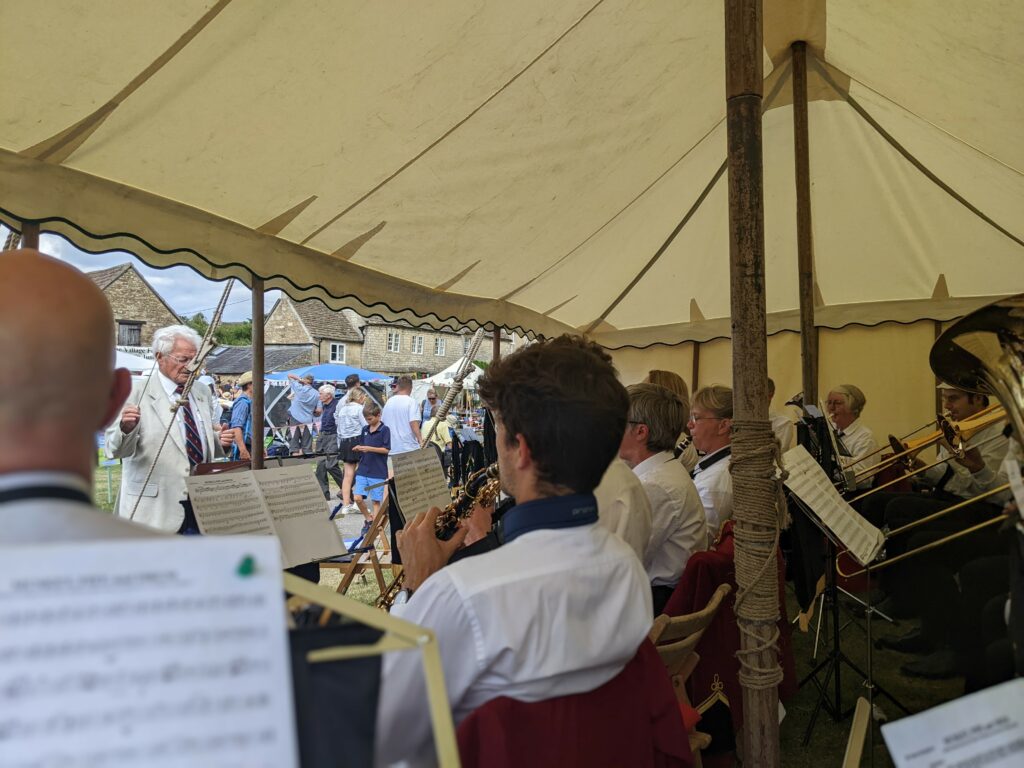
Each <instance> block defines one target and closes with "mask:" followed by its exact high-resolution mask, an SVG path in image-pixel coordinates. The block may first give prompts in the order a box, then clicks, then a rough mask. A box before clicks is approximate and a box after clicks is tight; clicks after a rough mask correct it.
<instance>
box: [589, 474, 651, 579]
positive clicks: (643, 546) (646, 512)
mask: <svg viewBox="0 0 1024 768" xmlns="http://www.w3.org/2000/svg"><path fill="white" fill-rule="evenodd" d="M594 496H595V497H597V515H598V523H599V524H600V525H602V526H603V527H605V528H607V529H608V530H609V531H611V532H612V533H614V534H617V535H618V536H619V538H621V539H622V540H623V541H624V542H626V543H627V544H629V546H630V547H631V548H632V549H633V551H634V552H636V556H637V557H638V558H640V560H643V559H644V555H645V554H646V553H647V545H648V543H649V542H650V541H651V502H650V501H649V500H648V498H647V492H646V491H645V490H644V486H643V484H642V483H641V482H640V480H639V478H637V476H636V475H635V474H633V471H632V470H631V469H630V468H629V466H628V465H627V464H626V462H624V461H623V460H622V459H620V458H618V457H616V458H614V459H612V462H611V464H609V465H608V469H606V470H605V472H604V476H603V477H602V478H601V483H600V485H598V486H597V488H595V489H594Z"/></svg>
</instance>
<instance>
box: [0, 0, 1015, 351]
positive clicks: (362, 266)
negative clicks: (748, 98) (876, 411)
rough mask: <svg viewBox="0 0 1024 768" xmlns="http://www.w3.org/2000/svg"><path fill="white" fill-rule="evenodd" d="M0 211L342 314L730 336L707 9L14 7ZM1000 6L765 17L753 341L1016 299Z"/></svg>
mask: <svg viewBox="0 0 1024 768" xmlns="http://www.w3.org/2000/svg"><path fill="white" fill-rule="evenodd" d="M0 24H2V26H3V28H5V29H11V30H17V34H12V35H10V36H9V39H8V40H7V41H6V42H5V44H4V46H3V48H2V50H0V65H2V67H0V71H2V72H3V73H4V98H3V99H2V100H0V190H2V191H0V217H2V219H3V220H4V221H5V222H6V223H8V224H10V225H12V226H14V227H15V228H20V227H21V222H23V221H27V222H34V223H38V224H39V225H40V227H41V228H42V230H43V231H44V232H55V233H59V234H61V235H63V236H64V237H67V238H68V239H70V240H72V241H73V242H74V243H75V244H76V245H78V246H79V247H80V248H83V249H85V250H87V251H105V250H110V249H114V248H124V249H126V250H129V251H131V252H133V253H136V254H138V255H140V256H141V257H142V258H143V259H144V260H145V261H147V262H148V263H150V264H154V265H157V266H164V265H170V264H180V263H187V264H190V265H191V266H193V267H194V268H196V269H197V270H199V271H200V272H201V273H202V274H204V275H206V276H208V277H211V278H215V279H216V278H224V277H228V276H235V277H239V278H241V279H243V280H245V281H246V282H249V281H251V274H252V273H255V274H256V275H258V276H260V277H263V278H265V279H266V288H267V289H272V288H283V289H285V290H287V291H288V293H289V294H291V295H292V296H294V297H296V298H305V297H311V296H316V297H319V298H322V299H323V300H324V301H326V302H327V303H328V304H329V305H330V306H333V307H351V308H353V309H355V310H357V311H359V312H361V313H363V314H364V315H372V314H378V315H380V316H382V317H385V318H388V319H399V318H401V319H405V320H408V321H410V322H413V323H415V324H418V323H420V322H427V323H429V324H433V325H435V326H438V325H442V324H444V323H448V324H450V325H462V324H468V325H470V326H472V325H474V323H476V322H486V323H496V324H498V325H501V326H504V327H506V328H508V329H510V330H520V331H526V332H533V333H540V334H555V333H559V332H562V331H566V330H582V331H586V332H589V333H590V334H591V335H592V336H593V337H594V338H595V339H597V340H598V341H600V342H601V343H603V344H605V345H606V346H608V347H609V348H624V347H645V346H647V345H650V344H654V343H661V344H678V343H679V342H683V341H697V342H702V341H707V340H710V339H715V338H724V337H728V336H729V335H730V328H729V319H728V315H729V299H728V293H729V292H728V254H727V251H728V245H727V227H726V180H725V178H724V176H725V171H724V167H725V166H724V162H725V157H726V146H725V124H724V113H725V105H724V74H723V72H724V53H723V51H724V45H723V40H724V21H723V10H722V3H721V2H705V1H704V0H691V1H690V2H669V1H668V0H647V1H642V0H566V2H561V3H550V2H542V1H541V0H523V2H519V3H511V4H510V3H494V2H483V0H478V2H473V3H464V2H435V3H419V2H412V1H411V0H406V1H404V2H400V1H396V2H388V3H367V2H354V1H351V2H337V3H322V4H316V3H277V2H272V1H270V0H252V1H251V2H241V1H240V0H234V1H232V0H218V1H216V2H215V1H214V0H182V1H181V2H176V3H163V2H156V1H155V0H151V1H150V2H142V3H139V2H134V1H132V2H129V0H108V2H104V3H94V2H85V1H84V0H62V1H61V2H56V3H35V2H29V0H9V2H5V3H3V5H2V7H0ZM1022 29H1024V4H1022V3H1016V2H1007V1H1006V0H948V1H947V2H941V3H939V2H934V1H930V0H906V1H905V2H899V3H893V2H890V0H863V1H862V2H858V3H850V2H838V1H829V2H824V1H813V0H764V30H765V31H764V41H765V45H764V74H765V79H764V97H765V98H764V101H765V114H764V120H763V123H764V127H763V132H764V158H765V167H764V176H765V200H766V210H765V218H766V241H767V243H766V248H767V257H766V261H767V280H766V290H767V308H768V312H769V318H768V330H769V333H776V332H779V331H783V330H786V329H789V330H794V329H796V328H797V327H798V322H797V312H796V310H797V305H798V301H797V267H796V227H795V223H794V222H795V211H794V209H795V202H794V200H795V192H794V180H793V155H794V151H793V120H792V109H791V102H792V95H791V93H792V86H791V78H792V66H791V61H790V45H791V43H793V42H794V41H797V40H805V41H806V42H807V45H808V61H809V63H808V79H809V85H808V90H809V98H810V107H809V125H810V130H809V142H810V173H811V190H812V193H811V203H812V212H813V241H814V258H815V297H816V303H817V309H816V322H817V323H818V325H819V326H822V327H827V328H842V327H844V326H847V325H849V324H860V325H867V326H870V325H874V324H877V323H880V322H883V321H897V322H902V323H909V322H913V321H916V320H921V319H928V320H938V321H943V320H949V319H951V318H954V317H957V316H960V315H962V314H963V313H964V312H965V311H967V310H969V309H972V308H974V307H975V306H978V305H980V304H981V303H984V302H985V301H987V300H990V299H991V298H992V297H995V296H1001V295H1006V294H1009V293H1015V292H1019V291H1021V290H1024V270H1021V268H1020V267H1021V265H1022V263H1024V240H1022V237H1024V232H1022V231H1021V222H1022V221H1024V215H1022V214H1024V177H1022V169H1024V143H1022V142H1021V141H1020V127H1021V125H1024V45H1021V30H1022Z"/></svg>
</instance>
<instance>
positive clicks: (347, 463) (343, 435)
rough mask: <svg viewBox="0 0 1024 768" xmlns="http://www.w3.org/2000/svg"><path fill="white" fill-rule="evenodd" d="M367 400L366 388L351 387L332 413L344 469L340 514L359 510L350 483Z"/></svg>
mask: <svg viewBox="0 0 1024 768" xmlns="http://www.w3.org/2000/svg"><path fill="white" fill-rule="evenodd" d="M367 402H370V401H369V399H368V398H367V396H366V390H364V389H363V388H362V387H359V386H355V387H352V389H350V390H348V392H347V394H346V395H345V402H344V403H343V404H342V405H339V406H338V409H337V411H335V414H334V418H335V421H336V422H337V425H338V458H340V459H341V462H342V467H343V470H344V477H343V478H342V482H341V491H340V492H339V493H338V498H340V499H341V503H342V505H343V506H342V514H348V513H350V512H358V511H359V507H357V506H356V503H355V499H353V497H352V484H353V483H354V482H355V477H356V466H357V465H358V464H359V458H360V457H359V453H358V452H357V451H356V450H354V449H355V447H356V446H357V445H359V440H360V436H361V435H362V433H363V427H365V426H366V418H365V417H364V416H363V406H364V405H365V404H366V403H367Z"/></svg>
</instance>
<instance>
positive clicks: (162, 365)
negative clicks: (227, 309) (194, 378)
mask: <svg viewBox="0 0 1024 768" xmlns="http://www.w3.org/2000/svg"><path fill="white" fill-rule="evenodd" d="M201 344H202V339H200V338H199V334H197V333H196V332H195V331H193V330H192V329H191V328H189V327H188V326H184V325H171V326H168V327H166V328H161V329H159V330H158V331H156V333H154V334H153V354H154V356H155V357H156V370H155V371H153V372H152V373H151V374H150V376H149V382H148V384H147V383H146V382H145V381H141V382H136V383H135V385H134V387H133V388H132V394H131V395H130V396H129V398H128V403H127V404H126V405H125V406H124V408H123V409H122V411H121V418H120V419H118V420H117V421H115V422H114V423H113V424H112V425H111V426H110V427H108V428H107V432H106V453H107V456H109V457H110V458H112V459H121V460H122V468H121V492H120V493H119V494H118V497H117V506H116V507H115V512H116V514H118V515H119V516H121V517H125V518H130V519H132V520H134V521H135V522H137V523H142V524H143V525H148V526H150V527H151V528H157V529H159V530H162V531H166V532H167V533H193V532H196V531H195V529H194V521H191V520H186V519H185V509H184V507H183V506H182V505H181V503H180V502H181V500H182V499H184V498H185V478H186V477H188V474H189V469H190V468H191V467H192V466H193V465H194V464H197V463H201V462H208V461H212V460H213V459H214V458H219V457H222V456H223V455H224V450H223V447H222V436H221V432H222V428H221V426H220V425H219V424H218V423H217V421H216V419H215V418H214V400H213V395H212V393H211V392H210V390H209V387H207V386H205V385H204V384H199V383H197V384H196V385H195V386H193V387H192V389H191V391H190V392H189V396H188V407H187V408H185V407H184V406H183V407H181V408H179V409H178V412H177V413H176V414H174V415H173V416H172V413H171V407H172V405H173V404H174V403H175V402H176V401H177V399H178V397H179V396H180V395H179V393H178V392H176V390H179V389H180V387H181V385H183V384H184V383H185V381H186V380H187V379H188V373H189V371H188V366H189V364H190V363H191V362H192V360H193V359H194V358H195V356H196V355H197V354H198V351H199V347H200V345H201ZM172 418H173V419H174V422H175V423H174V424H172V425H171V430H170V434H169V435H168V437H167V441H166V442H165V443H164V446H163V449H162V450H161V451H160V454H159V458H157V450H158V449H159V448H160V442H161V441H162V440H163V437H164V433H165V432H166V431H167V427H168V425H169V424H170V423H171V419H172ZM223 439H224V440H230V435H228V436H226V437H224V438H223ZM154 460H155V466H154V468H153V474H152V476H151V477H150V478H149V482H146V475H147V474H148V473H149V468H150V466H152V465H153V464H154ZM140 497H141V501H140V500H139V499H140ZM136 502H138V508H137V509H136ZM133 510H134V513H133Z"/></svg>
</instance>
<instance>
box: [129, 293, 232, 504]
mask: <svg viewBox="0 0 1024 768" xmlns="http://www.w3.org/2000/svg"><path fill="white" fill-rule="evenodd" d="M234 282H235V281H234V278H229V279H228V282H227V285H225V286H224V294H223V295H222V296H221V297H220V301H219V302H218V303H217V308H216V309H215V310H214V311H213V316H212V317H211V318H210V325H209V326H207V328H206V333H205V334H203V340H202V342H200V344H199V349H198V350H196V356H195V359H194V360H193V361H192V362H191V363H189V372H188V378H187V379H186V380H185V383H184V384H183V385H182V387H181V394H180V395H179V396H178V399H177V400H175V401H174V403H173V404H172V405H171V420H170V421H169V422H168V423H167V429H165V430H164V436H163V438H162V439H161V440H160V445H159V446H157V449H156V454H155V455H154V456H153V461H152V462H151V463H150V465H149V471H148V472H146V479H145V480H143V481H142V487H143V488H145V487H146V486H147V485H149V481H150V479H151V478H152V477H153V472H154V471H155V470H156V463H157V462H158V461H159V460H160V454H161V453H162V452H163V450H164V446H165V445H166V444H167V438H168V436H170V434H171V430H172V429H174V428H175V426H176V425H175V419H174V417H175V416H177V415H178V409H180V408H181V406H182V405H184V404H185V403H187V402H188V395H189V392H191V391H192V385H193V384H194V383H195V381H196V379H197V378H199V371H200V370H202V367H203V361H205V360H206V356H207V355H208V354H210V350H212V349H213V333H214V331H215V330H216V329H217V327H218V326H219V325H220V318H221V315H223V314H224V307H225V306H227V303H228V296H230V295H231V286H232V285H233V284H234ZM154 373H156V364H155V363H154V365H153V369H152V370H150V372H149V378H147V379H146V383H145V385H144V386H143V390H142V391H143V392H145V391H146V390H145V387H148V386H149V379H152V378H153V374H154ZM140 397H141V395H140ZM210 450H211V452H212V450H213V448H212V446H211V449H210ZM141 502H142V494H139V495H138V496H137V497H136V498H135V504H134V505H133V506H132V512H131V514H130V515H128V519H129V520H134V519H135V513H136V512H138V510H139V504H140V503H141Z"/></svg>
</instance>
